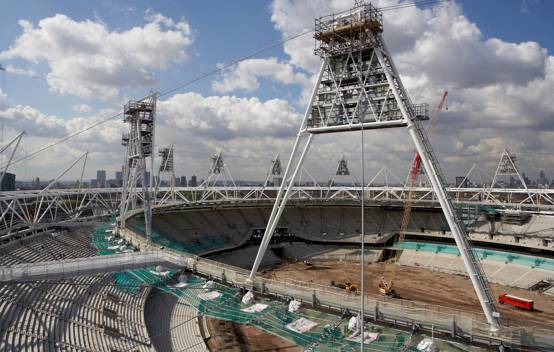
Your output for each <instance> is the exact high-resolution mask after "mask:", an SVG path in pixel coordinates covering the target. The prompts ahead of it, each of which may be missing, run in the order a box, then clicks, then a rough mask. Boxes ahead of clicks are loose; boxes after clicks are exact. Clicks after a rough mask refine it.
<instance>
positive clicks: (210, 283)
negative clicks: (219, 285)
mask: <svg viewBox="0 0 554 352" xmlns="http://www.w3.org/2000/svg"><path fill="white" fill-rule="evenodd" d="M214 286H215V284H214V282H213V281H212V280H210V281H206V283H205V284H204V286H202V288H203V289H205V290H207V291H209V290H212V289H213V288H214Z"/></svg>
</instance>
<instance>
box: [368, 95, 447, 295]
mask: <svg viewBox="0 0 554 352" xmlns="http://www.w3.org/2000/svg"><path fill="white" fill-rule="evenodd" d="M447 96H448V91H445V92H444V93H443V94H442V97H441V99H440V101H439V104H438V105H437V108H436V110H435V112H434V113H433V116H432V117H431V127H430V128H429V135H431V132H432V131H433V129H434V128H435V126H436V123H437V117H438V116H439V113H440V112H441V111H442V109H443V108H444V107H446V110H448V106H447V101H446V97H447ZM420 171H421V156H420V155H419V154H418V153H416V155H415V157H414V161H413V163H412V167H411V169H410V175H409V179H408V182H407V186H408V196H407V198H406V202H405V203H404V214H403V216H402V224H401V226H400V232H399V234H398V239H397V243H401V242H402V241H404V237H405V235H406V230H407V229H408V226H409V225H410V220H411V217H412V196H413V192H414V189H415V187H416V186H417V177H418V175H419V173H420ZM401 252H402V251H400V250H396V251H395V254H394V257H393V258H392V260H391V262H392V264H394V263H395V262H396V261H398V259H399V258H400V254H401ZM395 273H396V265H393V269H392V272H391V274H390V277H389V278H387V275H386V265H385V272H384V273H383V276H382V277H381V281H380V282H379V285H378V286H379V293H380V294H381V295H384V296H391V297H395V296H396V293H395V291H394V287H393V280H394V275H395Z"/></svg>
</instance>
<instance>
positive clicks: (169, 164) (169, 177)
mask: <svg viewBox="0 0 554 352" xmlns="http://www.w3.org/2000/svg"><path fill="white" fill-rule="evenodd" d="M158 156H159V157H160V167H159V168H158V177H157V180H156V191H155V193H154V196H156V195H157V194H158V189H159V187H160V185H161V184H162V183H164V182H167V185H168V186H169V191H168V192H166V193H165V194H164V195H163V196H162V197H161V199H160V200H159V201H158V200H157V199H154V203H155V204H163V203H165V202H166V201H167V200H171V201H172V202H175V200H176V195H175V168H174V165H175V162H174V145H173V144H170V145H168V146H167V147H163V148H160V150H158Z"/></svg>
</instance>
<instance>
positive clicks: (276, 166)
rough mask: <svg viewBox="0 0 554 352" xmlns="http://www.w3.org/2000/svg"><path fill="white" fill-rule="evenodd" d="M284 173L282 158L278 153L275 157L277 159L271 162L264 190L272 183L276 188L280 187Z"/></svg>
mask: <svg viewBox="0 0 554 352" xmlns="http://www.w3.org/2000/svg"><path fill="white" fill-rule="evenodd" d="M282 173H283V170H282V167H281V158H280V157H279V153H277V155H275V158H273V159H272V160H271V166H270V168H269V170H268V173H267V176H266V178H265V181H264V185H263V188H265V187H267V185H268V184H269V182H272V183H273V185H274V186H280V185H281V174H282ZM272 178H273V179H272ZM277 183H279V184H277Z"/></svg>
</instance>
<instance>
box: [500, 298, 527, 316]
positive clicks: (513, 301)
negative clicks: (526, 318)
mask: <svg viewBox="0 0 554 352" xmlns="http://www.w3.org/2000/svg"><path fill="white" fill-rule="evenodd" d="M498 303H500V304H508V305H511V306H514V307H516V308H518V309H524V310H528V311H531V312H532V311H533V309H534V302H533V301H532V300H530V299H527V298H522V297H518V296H514V295H510V294H503V295H500V296H499V297H498Z"/></svg>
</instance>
